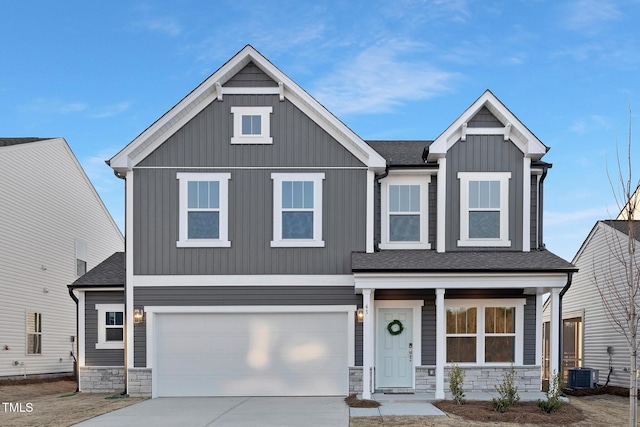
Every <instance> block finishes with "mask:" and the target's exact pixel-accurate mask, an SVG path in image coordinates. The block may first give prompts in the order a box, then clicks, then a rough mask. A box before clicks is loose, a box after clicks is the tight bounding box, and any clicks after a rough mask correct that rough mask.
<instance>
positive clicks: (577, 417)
mask: <svg viewBox="0 0 640 427" xmlns="http://www.w3.org/2000/svg"><path fill="white" fill-rule="evenodd" d="M433 405H434V406H435V407H437V408H438V409H440V410H441V411H444V412H446V413H449V414H453V415H457V416H459V417H462V418H465V419H467V420H471V421H478V422H483V423H486V422H508V423H517V424H524V423H527V424H540V425H569V424H573V423H575V422H578V421H582V420H584V419H586V417H585V415H584V414H583V413H582V411H581V410H580V409H578V408H576V407H575V406H573V405H571V404H566V403H565V404H563V405H562V406H561V407H560V409H559V410H558V411H557V412H553V413H551V414H547V413H546V412H543V411H542V410H541V409H540V408H538V406H537V404H536V402H520V403H518V404H517V405H516V406H513V407H511V408H509V410H508V411H507V412H504V413H499V412H496V411H495V410H494V409H493V407H492V406H491V402H484V401H482V402H480V401H467V402H465V404H464V405H458V404H456V403H455V402H454V401H451V400H441V401H438V402H434V403H433Z"/></svg>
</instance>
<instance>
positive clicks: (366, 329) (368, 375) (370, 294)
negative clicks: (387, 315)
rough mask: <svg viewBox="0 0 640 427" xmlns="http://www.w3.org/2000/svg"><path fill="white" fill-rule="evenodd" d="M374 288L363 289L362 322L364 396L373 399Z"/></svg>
mask: <svg viewBox="0 0 640 427" xmlns="http://www.w3.org/2000/svg"><path fill="white" fill-rule="evenodd" d="M374 293H375V291H374V290H373V289H363V290H362V308H363V309H364V322H363V324H362V398H363V399H371V392H372V388H373V387H374V385H373V375H372V373H373V367H374V348H375V347H374V327H373V326H374V322H375V316H374V314H373V313H374V307H373V300H374V299H373V298H374Z"/></svg>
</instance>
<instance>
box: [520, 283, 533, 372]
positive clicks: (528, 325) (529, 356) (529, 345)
mask: <svg viewBox="0 0 640 427" xmlns="http://www.w3.org/2000/svg"><path fill="white" fill-rule="evenodd" d="M523 344H524V352H523V359H522V362H523V363H524V364H525V365H535V364H536V297H535V295H527V305H525V306H524V343H523Z"/></svg>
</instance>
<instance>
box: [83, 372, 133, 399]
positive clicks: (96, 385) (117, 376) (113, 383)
mask: <svg viewBox="0 0 640 427" xmlns="http://www.w3.org/2000/svg"><path fill="white" fill-rule="evenodd" d="M80 391H82V392H85V393H122V392H123V391H124V367H121V366H84V367H80Z"/></svg>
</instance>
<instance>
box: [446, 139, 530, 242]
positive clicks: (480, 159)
mask: <svg viewBox="0 0 640 427" xmlns="http://www.w3.org/2000/svg"><path fill="white" fill-rule="evenodd" d="M522 159H523V154H522V152H521V151H520V150H519V149H518V147H516V146H515V145H514V144H513V143H512V142H511V141H504V137H503V136H502V135H467V140H466V141H458V142H457V143H456V144H454V145H453V147H451V149H450V150H449V151H448V152H447V195H446V199H447V201H446V215H447V222H446V231H445V233H446V243H445V248H446V250H447V251H454V250H456V251H478V250H490V249H491V248H459V247H458V246H457V241H458V240H459V238H460V180H459V179H458V172H511V179H510V180H509V239H510V240H511V247H510V249H512V250H518V251H520V250H522V227H523V224H522V185H523V165H522Z"/></svg>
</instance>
